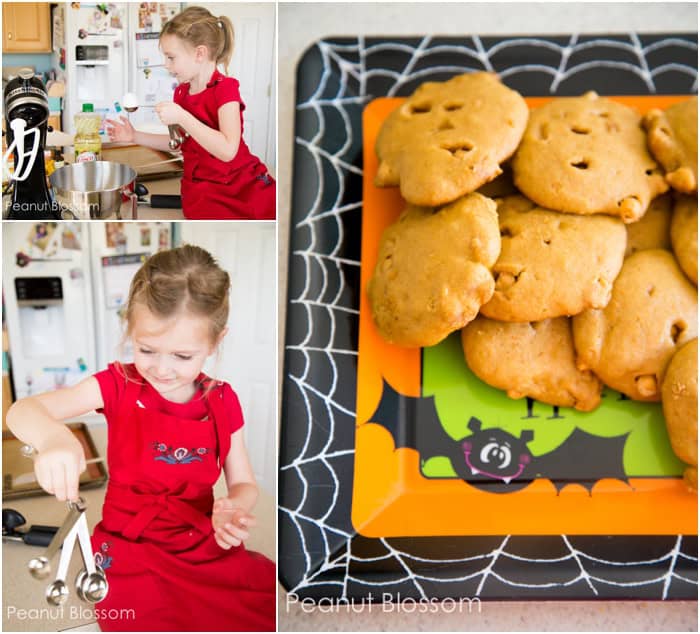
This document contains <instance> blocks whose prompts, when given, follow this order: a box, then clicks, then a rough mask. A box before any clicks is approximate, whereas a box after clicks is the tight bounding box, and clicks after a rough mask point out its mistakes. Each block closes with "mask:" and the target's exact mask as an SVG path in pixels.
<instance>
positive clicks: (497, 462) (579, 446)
mask: <svg viewBox="0 0 700 634" xmlns="http://www.w3.org/2000/svg"><path fill="white" fill-rule="evenodd" d="M369 420H370V422H373V423H376V424H378V425H381V426H382V427H384V428H385V429H386V430H387V431H388V432H389V433H390V434H391V436H392V438H393V439H394V446H395V447H396V448H397V449H399V448H401V447H408V448H411V449H416V450H418V451H419V452H420V458H421V462H423V461H425V460H427V459H428V458H431V457H433V456H446V457H447V458H448V459H449V460H450V463H451V465H452V468H453V469H454V471H455V473H456V474H457V476H458V477H459V478H461V479H462V480H464V481H465V482H468V483H469V484H470V485H472V486H474V487H477V488H479V489H483V490H486V491H489V492H493V493H508V492H512V491H517V490H519V489H522V488H524V487H526V486H528V485H529V484H530V483H531V482H532V481H533V480H534V479H535V478H540V477H541V478H548V479H550V480H551V481H552V483H553V484H554V486H555V487H556V489H557V491H560V490H561V489H563V488H564V487H565V486H566V485H567V484H574V483H575V484H580V485H582V486H584V487H586V489H588V491H589V492H590V490H591V489H592V487H593V485H594V484H595V483H596V482H597V481H598V480H601V479H603V478H617V479H619V480H623V481H625V482H626V481H627V476H626V475H625V472H624V468H623V463H622V452H623V449H624V445H625V442H626V440H627V434H625V435H623V436H615V437H612V438H601V437H599V436H593V435H592V434H588V433H586V432H584V431H581V430H580V429H576V430H574V432H573V433H572V434H571V435H570V436H569V437H568V438H567V439H566V440H565V441H564V442H563V443H562V444H561V445H560V446H559V447H557V448H556V449H555V450H554V451H551V452H549V453H547V454H543V455H541V456H533V455H532V453H531V452H530V450H529V449H528V447H527V443H528V442H530V441H531V440H532V439H533V437H534V433H533V431H532V430H524V431H522V432H521V434H520V436H519V437H517V436H514V435H513V434H510V433H508V432H507V431H504V430H502V429H497V428H494V429H483V430H482V429H481V421H480V420H478V419H477V418H474V417H471V418H469V420H468V421H467V423H466V424H465V433H464V435H463V436H462V437H461V438H459V439H457V440H456V439H454V438H452V436H450V435H449V434H448V433H447V432H446V431H445V430H444V428H443V426H442V424H441V422H440V418H439V417H438V413H437V410H436V408H435V398H434V397H433V396H429V397H417V398H416V397H411V396H404V395H403V394H399V393H398V392H396V390H394V388H393V387H392V386H391V385H389V384H388V383H387V382H386V381H384V385H383V391H382V397H381V399H380V401H379V405H378V406H377V409H376V410H375V412H374V414H373V415H372V416H371V418H370V419H369ZM468 432H471V434H469V433H468Z"/></svg>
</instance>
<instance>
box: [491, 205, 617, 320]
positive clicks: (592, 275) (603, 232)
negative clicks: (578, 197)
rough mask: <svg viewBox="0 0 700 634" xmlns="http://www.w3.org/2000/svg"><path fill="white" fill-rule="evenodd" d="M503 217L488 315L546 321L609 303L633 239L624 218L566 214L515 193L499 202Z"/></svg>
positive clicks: (499, 219)
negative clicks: (628, 237) (621, 219)
mask: <svg viewBox="0 0 700 634" xmlns="http://www.w3.org/2000/svg"><path fill="white" fill-rule="evenodd" d="M498 222H499V225H500V230H501V254H500V255H499V256H498V260H497V261H496V264H495V265H494V267H493V275H494V277H495V281H496V289H495V292H494V294H493V297H492V298H491V299H490V300H489V301H488V302H487V303H486V304H484V305H483V306H482V307H481V313H482V314H483V315H486V316H487V317H490V318H492V319H499V320H501V321H513V322H524V321H541V320H542V319H549V318H551V317H560V316H569V315H577V314H578V313H580V312H581V311H583V310H585V309H586V308H602V307H604V306H605V305H606V304H607V303H608V301H609V300H610V293H611V292H612V286H613V282H614V281H615V278H616V277H617V274H618V273H619V272H620V267H621V266H622V259H623V257H624V253H625V244H626V241H627V233H626V231H625V225H624V224H623V223H622V222H621V221H620V220H619V219H618V218H611V217H610V216H588V217H586V216H576V215H574V214H562V213H559V212H557V211H551V210H549V209H543V208H542V207H538V206H537V205H535V204H534V203H532V202H530V201H529V200H528V199H527V198H524V197H523V196H510V197H508V198H504V199H502V200H500V201H499V204H498Z"/></svg>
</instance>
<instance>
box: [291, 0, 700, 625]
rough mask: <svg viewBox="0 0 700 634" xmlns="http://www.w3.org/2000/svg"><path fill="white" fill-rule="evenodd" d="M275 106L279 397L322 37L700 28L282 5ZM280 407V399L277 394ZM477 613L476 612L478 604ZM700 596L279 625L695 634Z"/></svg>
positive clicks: (623, 17)
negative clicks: (302, 92)
mask: <svg viewBox="0 0 700 634" xmlns="http://www.w3.org/2000/svg"><path fill="white" fill-rule="evenodd" d="M278 23H279V30H280V31H279V53H278V54H279V74H278V77H279V80H278V88H279V103H278V152H279V154H278V156H279V159H280V163H279V164H280V166H281V168H280V170H279V179H278V192H279V205H278V245H279V260H278V261H279V273H278V293H279V295H278V305H279V308H280V309H279V311H278V319H279V335H278V340H279V341H280V342H282V343H281V345H280V347H279V359H278V362H279V368H280V374H279V376H280V381H279V387H280V394H281V387H282V383H283V381H282V377H283V372H282V363H283V354H284V345H283V342H284V326H285V318H286V301H287V270H288V257H289V219H290V217H289V215H290V201H291V193H292V169H291V168H292V156H293V149H294V143H293V140H294V98H295V81H296V65H297V62H298V61H299V59H300V57H301V56H302V55H303V53H304V52H305V51H306V49H307V48H308V47H309V46H310V45H312V44H313V43H314V42H316V41H318V40H319V39H321V38H323V37H332V36H343V35H352V36H356V35H359V34H362V35H405V36H411V35H425V34H434V35H464V34H465V33H475V34H479V35H499V34H502V35H516V34H547V33H550V34H560V33H572V32H577V33H606V32H624V31H630V30H634V31H637V32H647V33H653V32H687V31H697V5H696V4H691V3H634V4H624V3H604V4H577V3H550V4H533V3H489V4H467V3H454V4H438V3H424V4H411V5H407V4H402V3H390V4H377V3H353V4H352V5H349V4H343V3H336V4H317V3H308V4H293V3H289V4H286V3H285V4H280V5H279V18H278ZM280 403H281V398H280ZM474 612H476V610H474ZM697 622H698V612H697V602H696V601H674V602H671V601H669V602H660V601H659V602H647V601H629V602H625V601H600V602H570V601H563V602H528V603H524V602H489V603H484V604H482V609H481V611H480V612H476V613H471V614H465V613H459V612H453V613H452V614H448V613H438V614H431V613H425V614H419V613H411V614H409V613H402V614H401V613H396V612H392V613H385V612H382V611H381V610H374V611H372V612H371V613H370V612H368V611H364V612H361V613H353V610H334V611H329V610H325V611H324V610H322V609H321V608H319V607H316V608H312V607H309V606H306V607H304V608H302V607H301V606H299V605H291V606H287V602H286V593H285V592H284V590H282V589H280V597H279V629H280V631H303V630H311V631H320V630H321V631H322V630H325V631H353V630H354V631H367V630H374V631H378V630H382V631H385V630H386V631H397V630H398V631H401V630H403V631H479V630H481V631H499V630H500V631H551V630H563V631H567V630H568V631H634V630H637V631H697Z"/></svg>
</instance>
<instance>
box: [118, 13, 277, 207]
mask: <svg viewBox="0 0 700 634" xmlns="http://www.w3.org/2000/svg"><path fill="white" fill-rule="evenodd" d="M233 37H234V35H233V25H232V24H231V21H230V20H229V19H228V18H227V17H226V16H221V17H219V18H217V17H215V16H213V15H212V14H211V13H210V12H209V11H208V10H206V9H204V8H201V7H189V8H187V9H185V10H184V11H183V12H182V13H180V14H178V15H176V16H175V17H174V18H173V19H172V20H170V21H169V22H166V24H165V25H164V27H163V29H162V31H161V34H160V46H161V50H162V52H163V55H164V57H165V66H166V68H167V70H168V71H169V72H170V73H171V74H172V75H173V76H174V77H175V78H176V80H177V81H178V83H179V85H178V86H177V88H176V89H175V95H174V101H173V102H162V103H159V104H157V105H156V112H157V114H158V116H159V117H160V120H161V121H162V122H163V123H164V124H167V125H169V126H179V129H180V132H181V134H182V135H184V136H185V140H184V141H183V142H182V145H181V149H182V156H183V162H184V175H183V178H182V185H181V194H182V211H183V214H184V215H185V217H186V218H189V219H193V220H194V219H207V220H229V219H251V220H274V218H275V209H276V200H275V199H276V186H275V181H274V179H273V178H272V177H271V176H270V174H269V173H268V172H267V168H266V167H265V166H264V165H263V164H262V163H261V162H260V160H259V159H258V158H256V157H255V156H254V155H253V154H251V153H250V150H249V149H248V146H247V145H246V142H245V141H244V140H243V111H244V110H245V104H244V103H243V101H242V99H241V96H240V92H239V84H238V81H236V80H235V79H234V78H233V77H226V76H225V75H223V74H222V73H220V72H219V71H218V70H217V65H218V64H223V65H224V67H225V68H227V67H228V63H229V61H230V59H231V56H232V54H233ZM107 129H108V131H109V134H110V138H111V140H112V141H119V142H127V143H138V144H139V145H146V146H149V147H153V148H155V149H160V150H167V149H168V142H169V141H170V137H169V136H166V135H158V134H149V133H145V132H140V131H137V130H135V129H134V128H133V126H131V124H130V123H129V121H128V120H127V119H126V118H124V117H121V121H114V120H108V121H107Z"/></svg>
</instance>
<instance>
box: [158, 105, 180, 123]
mask: <svg viewBox="0 0 700 634" xmlns="http://www.w3.org/2000/svg"><path fill="white" fill-rule="evenodd" d="M184 113H185V110H184V109H183V108H182V107H181V106H179V105H178V104H176V103H175V102H173V101H161V102H160V103H157V104H156V114H157V115H158V116H159V117H160V120H161V122H162V123H164V124H165V125H174V124H177V125H182V115H183V114H184Z"/></svg>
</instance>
